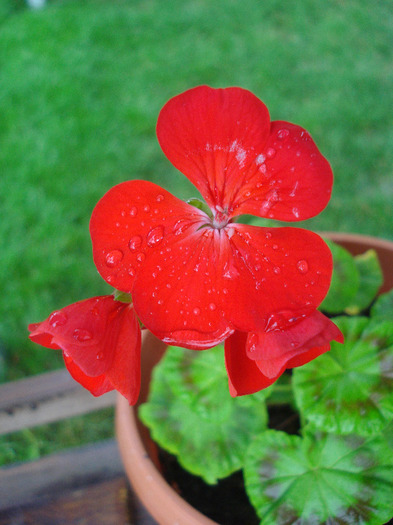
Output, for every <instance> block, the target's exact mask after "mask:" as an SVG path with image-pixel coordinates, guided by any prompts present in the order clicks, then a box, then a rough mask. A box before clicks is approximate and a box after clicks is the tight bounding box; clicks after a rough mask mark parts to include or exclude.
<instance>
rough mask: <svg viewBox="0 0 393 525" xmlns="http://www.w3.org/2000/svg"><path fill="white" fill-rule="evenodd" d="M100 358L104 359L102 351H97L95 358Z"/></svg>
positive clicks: (99, 359)
mask: <svg viewBox="0 0 393 525" xmlns="http://www.w3.org/2000/svg"><path fill="white" fill-rule="evenodd" d="M102 359H104V352H98V354H97V360H98V361H101V360H102Z"/></svg>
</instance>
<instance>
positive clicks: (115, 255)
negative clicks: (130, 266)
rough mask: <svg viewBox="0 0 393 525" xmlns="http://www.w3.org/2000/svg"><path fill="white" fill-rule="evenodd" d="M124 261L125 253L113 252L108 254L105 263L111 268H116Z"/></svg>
mask: <svg viewBox="0 0 393 525" xmlns="http://www.w3.org/2000/svg"><path fill="white" fill-rule="evenodd" d="M122 259H123V252H122V251H120V250H112V251H111V252H109V253H107V254H106V257H105V263H106V265H107V266H109V268H114V267H115V266H117V265H118V264H119V263H120V261H121V260H122Z"/></svg>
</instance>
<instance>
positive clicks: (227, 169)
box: [157, 86, 270, 215]
mask: <svg viewBox="0 0 393 525" xmlns="http://www.w3.org/2000/svg"><path fill="white" fill-rule="evenodd" d="M269 128H270V118H269V113H268V110H267V108H266V106H265V105H264V104H263V102H261V101H260V100H259V99H258V98H257V97H256V96H255V95H253V94H252V93H250V92H249V91H246V90H244V89H241V88H236V87H235V88H227V89H212V88H210V87H207V86H200V87H196V88H194V89H190V90H189V91H186V92H185V93H182V94H181V95H178V96H177V97H174V98H172V99H171V100H169V102H167V104H166V105H165V106H164V107H163V108H162V110H161V113H160V115H159V117H158V122H157V137H158V140H159V142H160V145H161V148H162V149H163V151H164V153H165V155H166V156H167V157H168V159H169V160H170V161H171V162H172V164H173V165H174V166H175V167H176V168H177V169H178V170H180V171H181V172H182V173H183V174H184V175H186V177H188V178H189V179H190V181H191V182H192V183H193V184H195V186H196V187H197V188H198V189H199V191H200V192H201V194H202V196H203V197H204V198H205V200H206V202H207V203H208V204H209V206H210V207H211V208H212V209H214V208H215V207H216V206H217V205H218V206H221V207H222V208H223V209H225V208H227V207H228V206H229V205H230V204H231V203H232V201H233V200H234V199H235V197H236V195H237V193H238V191H240V190H241V188H242V186H243V185H244V183H245V180H246V178H247V177H248V174H249V170H250V167H252V166H253V165H255V158H256V157H257V155H258V152H260V151H262V149H263V147H264V145H265V143H266V141H267V139H268V136H269ZM252 169H253V170H254V168H253V167H252ZM229 215H231V210H229Z"/></svg>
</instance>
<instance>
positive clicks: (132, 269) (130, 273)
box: [128, 266, 135, 277]
mask: <svg viewBox="0 0 393 525" xmlns="http://www.w3.org/2000/svg"><path fill="white" fill-rule="evenodd" d="M128 274H129V275H130V276H131V277H135V269H134V268H133V267H132V266H130V268H128Z"/></svg>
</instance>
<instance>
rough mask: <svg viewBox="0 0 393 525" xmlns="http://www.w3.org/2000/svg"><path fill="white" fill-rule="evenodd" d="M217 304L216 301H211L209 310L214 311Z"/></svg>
mask: <svg viewBox="0 0 393 525" xmlns="http://www.w3.org/2000/svg"><path fill="white" fill-rule="evenodd" d="M216 308H217V307H216V305H215V304H214V303H210V304H209V310H211V311H212V312H214V310H215V309H216Z"/></svg>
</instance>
